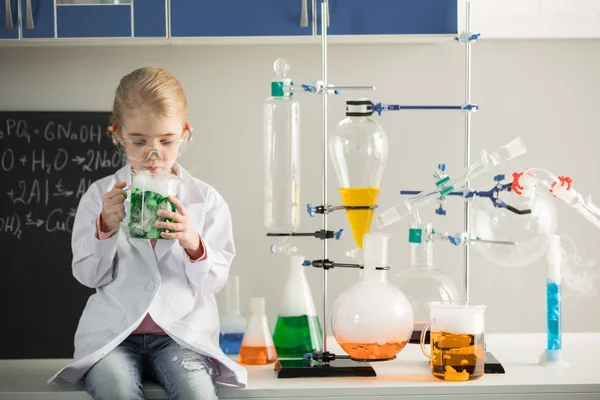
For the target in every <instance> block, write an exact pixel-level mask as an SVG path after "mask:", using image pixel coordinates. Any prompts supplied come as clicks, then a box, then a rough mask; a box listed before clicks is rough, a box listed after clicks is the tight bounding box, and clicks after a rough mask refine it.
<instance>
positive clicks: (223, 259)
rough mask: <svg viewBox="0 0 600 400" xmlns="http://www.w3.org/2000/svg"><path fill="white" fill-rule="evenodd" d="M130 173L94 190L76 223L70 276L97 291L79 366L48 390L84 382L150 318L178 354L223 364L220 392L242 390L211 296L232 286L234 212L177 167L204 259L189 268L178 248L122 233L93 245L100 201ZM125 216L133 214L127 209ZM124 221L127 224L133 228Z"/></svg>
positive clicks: (79, 342) (80, 341)
mask: <svg viewBox="0 0 600 400" xmlns="http://www.w3.org/2000/svg"><path fill="white" fill-rule="evenodd" d="M130 172H131V166H130V165H127V166H125V167H123V168H121V169H120V170H119V171H117V172H116V173H115V174H114V175H112V176H108V177H106V178H103V179H101V180H99V181H96V182H95V183H93V184H92V185H91V186H90V188H89V190H88V191H87V192H86V193H85V194H84V195H83V196H82V198H81V202H80V203H79V207H78V209H77V214H76V216H75V221H74V226H73V235H72V249H73V264H72V268H73V275H74V276H75V278H76V279H77V280H78V281H79V282H80V283H81V284H83V285H85V286H88V287H90V288H94V289H96V293H95V294H93V295H92V296H90V298H89V300H88V302H87V304H86V306H85V309H84V311H83V314H82V315H81V318H80V320H79V325H78V327H77V331H76V333H75V354H74V362H73V363H72V364H70V365H68V366H67V367H65V368H63V369H62V370H60V371H59V372H57V373H56V374H55V375H54V376H53V377H51V378H50V379H49V381H48V382H49V383H51V382H71V383H75V382H77V381H78V380H80V379H81V378H82V377H83V376H84V375H85V373H86V372H87V371H88V370H89V369H90V368H91V367H92V366H93V365H94V364H95V363H96V362H98V361H99V360H100V359H102V357H104V356H105V355H106V354H108V353H109V352H110V351H111V350H113V349H114V348H115V347H117V346H118V345H119V344H120V343H121V342H122V341H123V340H125V339H126V338H127V337H128V336H129V334H130V333H131V332H133V331H134V330H135V329H136V328H137V326H138V325H139V324H140V323H141V321H142V320H143V319H144V317H145V315H146V313H148V312H149V313H150V315H151V316H152V319H153V320H154V321H155V322H156V323H157V324H158V325H159V326H160V327H161V328H162V329H163V330H164V331H165V332H166V333H167V334H168V335H169V336H171V337H172V338H173V340H174V341H175V342H177V343H178V344H179V345H180V346H183V347H185V348H188V349H191V350H194V351H196V352H198V353H201V354H204V355H206V356H208V357H211V358H213V359H216V360H217V361H219V363H220V372H221V374H220V376H219V377H217V378H216V383H217V385H219V386H220V385H227V386H234V387H245V386H246V384H247V372H246V370H245V369H244V368H243V367H242V366H240V365H239V364H237V363H235V362H234V361H232V360H231V359H230V358H229V357H227V356H226V355H225V354H224V353H223V352H222V351H221V349H220V347H219V326H220V325H219V313H218V310H217V302H216V299H215V296H214V294H215V293H216V292H218V291H219V290H220V289H221V288H222V287H223V286H224V285H225V282H226V281H227V277H228V274H229V266H230V263H231V261H232V259H233V258H234V255H235V248H234V243H233V234H232V226H231V215H230V213H229V207H228V206H227V204H226V203H225V201H224V200H223V198H222V197H221V196H220V195H219V193H218V192H217V191H216V190H215V189H213V188H212V187H211V186H209V185H208V184H206V183H205V182H202V181H201V180H199V179H197V178H194V177H193V176H191V175H190V174H189V173H188V172H187V171H185V170H184V169H183V168H182V167H180V166H179V176H180V177H181V178H182V180H183V181H182V183H181V186H180V190H179V194H178V196H177V197H178V198H179V199H180V201H181V202H182V204H183V205H184V206H185V207H186V209H187V211H188V213H189V216H190V219H191V221H192V223H193V226H194V228H195V230H196V231H197V232H198V234H200V235H201V237H202V239H203V241H204V244H205V248H206V252H207V253H206V254H207V257H206V259H205V260H203V261H199V262H195V263H192V262H191V261H190V260H189V258H188V257H187V255H186V254H185V251H184V250H183V248H182V247H181V246H180V245H179V242H178V241H176V240H158V242H157V244H156V247H155V248H154V249H153V248H152V245H151V243H150V240H148V239H132V238H130V237H129V235H128V233H127V229H123V228H121V229H120V230H119V231H118V233H116V234H114V235H113V236H112V237H111V238H109V239H105V240H98V239H97V238H96V226H95V224H96V219H97V218H98V216H99V215H100V212H101V211H102V196H103V195H104V194H105V193H106V192H107V191H108V190H110V189H111V188H112V187H113V185H114V184H115V183H116V182H127V183H129V182H130ZM125 209H126V210H127V214H128V213H129V201H128V200H126V203H125ZM127 218H128V217H126V219H125V222H126V221H127V220H128V219H127Z"/></svg>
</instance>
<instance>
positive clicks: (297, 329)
mask: <svg viewBox="0 0 600 400" xmlns="http://www.w3.org/2000/svg"><path fill="white" fill-rule="evenodd" d="M288 260H289V275H288V280H287V283H286V285H285V289H284V292H283V299H282V302H281V307H280V309H279V315H278V318H277V324H276V325H275V331H274V333H273V342H274V343H275V348H276V349H277V355H278V356H279V358H303V357H304V355H305V354H306V353H313V352H316V351H322V350H323V331H322V329H321V323H320V322H319V318H318V316H317V310H316V308H315V303H314V301H313V298H312V294H311V291H310V287H309V286H308V281H307V280H306V275H305V274H304V266H303V265H302V264H303V262H304V257H302V256H299V255H293V256H290V257H288Z"/></svg>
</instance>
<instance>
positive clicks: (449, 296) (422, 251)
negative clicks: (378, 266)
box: [390, 224, 459, 343]
mask: <svg viewBox="0 0 600 400" xmlns="http://www.w3.org/2000/svg"><path fill="white" fill-rule="evenodd" d="M432 232H433V228H432V226H431V224H427V225H426V226H425V227H421V226H416V225H413V227H411V229H410V232H409V242H410V267H409V268H408V269H406V270H404V271H402V272H398V273H396V274H395V275H394V277H393V278H391V279H390V280H391V282H392V283H394V284H396V286H398V288H399V289H400V290H402V292H403V293H404V294H406V297H408V300H409V301H410V304H411V306H412V309H413V313H414V317H415V324H414V328H413V333H412V336H411V338H410V343H419V340H420V337H421V331H422V330H423V327H424V326H425V325H426V324H427V321H429V303H431V302H455V301H458V300H459V292H458V289H457V288H456V286H455V285H454V282H452V280H451V279H450V277H449V276H447V275H446V274H444V273H443V272H442V271H440V270H438V269H436V268H435V267H434V264H433V242H432V241H431V240H430V239H429V238H428V235H427V234H428V233H432ZM425 342H426V343H429V332H428V333H427V335H426V337H425Z"/></svg>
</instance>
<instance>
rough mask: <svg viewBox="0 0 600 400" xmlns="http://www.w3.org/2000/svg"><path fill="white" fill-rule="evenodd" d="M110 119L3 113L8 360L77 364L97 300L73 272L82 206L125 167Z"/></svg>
mask: <svg viewBox="0 0 600 400" xmlns="http://www.w3.org/2000/svg"><path fill="white" fill-rule="evenodd" d="M108 124H109V113H107V112H0V257H1V258H0V260H1V261H0V267H1V272H0V310H1V317H0V321H1V323H0V358H2V359H14V358H71V357H73V337H74V334H75V330H76V328H77V323H78V321H79V317H80V316H81V312H82V310H83V307H84V306H85V303H86V301H87V299H88V297H89V296H90V294H92V293H93V290H92V289H89V288H86V287H85V286H83V285H81V284H80V283H79V282H77V281H76V280H75V278H74V277H73V275H72V272H71V260H72V252H71V231H72V228H73V220H74V216H75V212H76V209H77V206H78V204H79V200H80V199H81V196H82V195H83V194H84V193H85V191H86V190H87V189H88V188H89V186H90V185H91V184H92V183H93V182H94V181H95V180H97V179H100V178H102V177H105V176H107V175H110V174H112V173H113V172H114V171H116V170H117V169H119V168H120V167H122V166H123V163H124V157H122V156H121V154H120V152H119V151H118V150H117V148H116V147H115V146H114V145H113V144H112V142H111V140H110V138H109V137H108V135H106V132H107V129H108Z"/></svg>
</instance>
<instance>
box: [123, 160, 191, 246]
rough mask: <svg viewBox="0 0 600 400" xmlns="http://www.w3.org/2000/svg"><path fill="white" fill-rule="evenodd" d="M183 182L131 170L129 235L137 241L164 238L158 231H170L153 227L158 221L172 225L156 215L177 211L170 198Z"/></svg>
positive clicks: (165, 176) (167, 174)
mask: <svg viewBox="0 0 600 400" xmlns="http://www.w3.org/2000/svg"><path fill="white" fill-rule="evenodd" d="M181 182H182V179H181V178H180V177H178V176H177V175H173V174H171V173H170V172H169V173H164V174H151V173H150V172H148V171H135V170H133V169H132V170H131V185H130V200H129V201H130V205H129V223H128V228H129V236H130V237H132V238H136V239H164V238H163V237H162V236H161V235H160V233H161V232H171V231H169V230H165V229H159V228H157V227H156V222H157V221H167V222H173V221H172V220H170V219H166V218H162V217H159V216H158V215H157V211H158V210H169V211H176V208H175V205H174V204H173V203H171V202H170V201H169V196H175V197H177V195H178V193H179V185H180V184H181Z"/></svg>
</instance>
